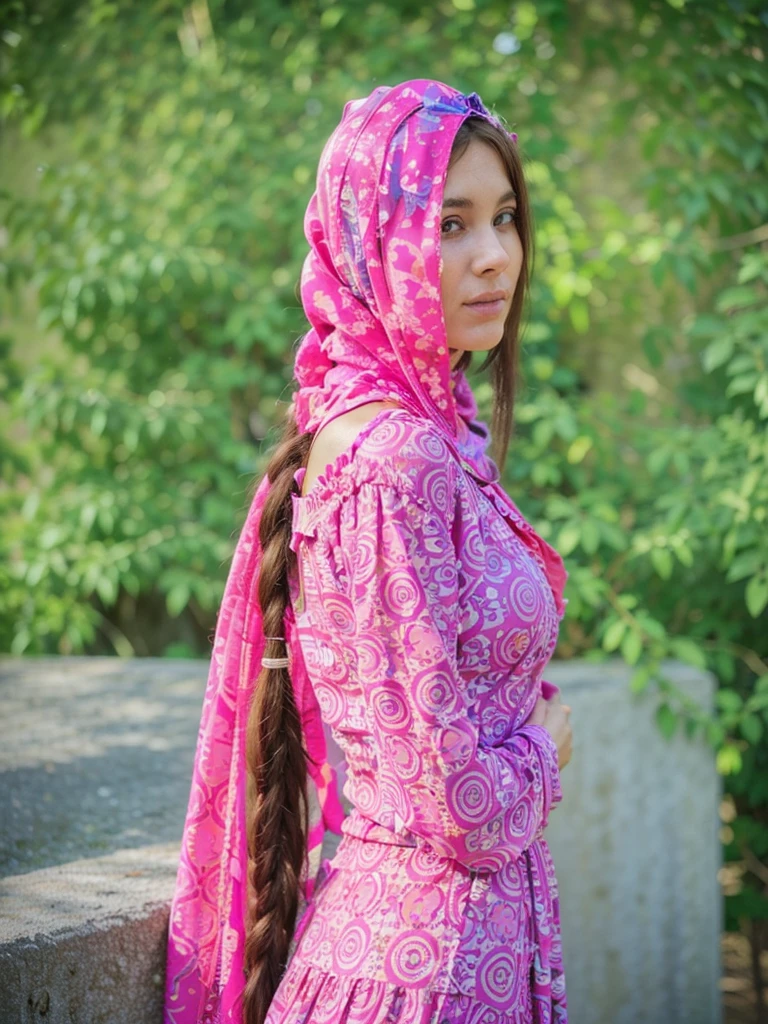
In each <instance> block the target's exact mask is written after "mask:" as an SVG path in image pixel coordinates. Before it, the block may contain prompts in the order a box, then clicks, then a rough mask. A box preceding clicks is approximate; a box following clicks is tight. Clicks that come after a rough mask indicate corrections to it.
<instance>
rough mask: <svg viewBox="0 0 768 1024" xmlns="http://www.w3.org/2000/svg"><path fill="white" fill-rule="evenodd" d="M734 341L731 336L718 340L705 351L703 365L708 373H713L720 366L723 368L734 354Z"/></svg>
mask: <svg viewBox="0 0 768 1024" xmlns="http://www.w3.org/2000/svg"><path fill="white" fill-rule="evenodd" d="M733 345H734V339H733V338H732V337H730V336H729V335H726V336H725V337H723V338H718V339H717V340H716V341H713V342H712V344H711V345H708V346H707V348H706V349H705V350H704V358H703V360H702V361H703V364H704V369H705V370H706V371H707V373H711V372H712V371H713V370H714V369H716V368H717V367H718V366H722V364H723V363H724V362H726V360H728V359H730V357H731V355H732V354H733Z"/></svg>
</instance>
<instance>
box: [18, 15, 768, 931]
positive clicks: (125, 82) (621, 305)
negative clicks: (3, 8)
mask: <svg viewBox="0 0 768 1024" xmlns="http://www.w3.org/2000/svg"><path fill="white" fill-rule="evenodd" d="M0 47H2V50H0V53H2V57H0V112H1V113H2V116H3V117H4V119H5V121H6V126H7V129H8V131H9V132H13V133H15V134H18V135H20V136H21V138H22V140H24V139H26V140H27V141H26V142H25V143H24V145H25V146H26V147H27V152H37V153H39V152H44V153H45V154H46V155H45V156H43V157H42V158H39V159H38V160H37V161H36V163H37V164H38V169H37V171H36V172H33V173H32V174H31V175H29V176H28V178H24V179H23V180H15V181H14V182H13V185H12V186H11V184H10V178H9V179H8V180H7V181H6V182H5V188H4V189H3V190H2V192H0V208H1V209H2V223H3V225H4V228H5V230H6V232H7V235H8V239H7V245H6V246H5V247H4V248H3V250H2V262H1V263H0V275H1V277H0V283H2V284H3V285H4V286H5V289H6V291H7V294H8V295H9V296H21V295H22V294H25V293H26V291H27V290H32V291H34V294H35V297H36V301H37V303H38V306H39V316H38V321H37V326H36V327H34V328H33V329H31V330H30V331H29V332H28V334H29V336H28V337H27V336H26V335H25V336H24V337H22V338H19V337H18V335H17V336H16V340H15V343H14V344H13V345H12V343H11V336H10V333H9V334H8V337H6V336H4V335H3V336H0V383H2V389H3V393H4V395H5V405H4V406H0V417H2V418H3V419H4V423H3V427H4V428H6V429H3V431H2V437H3V438H4V440H3V442H2V444H3V447H2V448H1V449H0V452H1V453H2V464H1V465H2V487H1V488H0V511H1V512H2V514H3V522H4V529H3V531H2V532H1V533H0V649H2V650H6V651H12V652H14V653H18V654H21V653H30V654H32V653H56V652H61V653H69V652H79V651H85V652H94V651H97V650H108V651H112V652H116V653H118V654H125V653H128V654H131V653H162V652H164V653H166V654H167V655H168V656H179V655H183V654H185V653H189V652H190V651H197V652H198V653H200V654H205V653H207V651H208V637H209V634H210V632H211V631H212V629H213V625H214V614H215V610H216V608H217V606H218V602H219V600H220V597H221V593H222V589H223V584H224V579H225V575H226V569H227V566H228V563H229V558H230V555H231V551H232V548H233V545H234V540H235V537H236V535H237V526H238V523H237V521H236V520H237V518H238V517H240V518H241V517H242V516H243V515H244V513H245V509H246V506H247V490H248V488H249V485H250V484H251V482H252V480H253V479H254V478H255V477H257V476H258V475H259V474H260V472H261V471H262V469H263V462H264V455H263V452H262V449H261V443H262V442H264V441H266V442H269V440H270V432H271V430H272V429H273V427H274V424H275V420H276V409H277V408H282V404H283V403H284V402H285V400H286V388H287V384H288V382H289V379H290V371H291V366H292V345H293V344H294V343H295V339H296V338H298V336H299V335H300V333H301V331H302V330H303V329H304V320H303V316H302V313H301V309H300V306H299V303H298V301H297V299H296V295H295V291H294V289H295V285H296V282H297V279H298V275H299V272H300V268H301V262H302V259H303V256H304V254H305V252H306V243H305V240H304V238H303V234H302V218H303V212H304V209H305V207H306V203H307V200H308V198H309V195H310V194H311V190H312V186H313V174H314V170H315V168H316V164H317V159H318V156H319V153H320V149H321V147H322V145H323V143H324V141H325V139H326V138H327V136H328V134H329V132H330V131H331V129H332V128H333V126H334V125H335V124H336V122H337V121H338V117H339V115H340V112H341V109H342V106H343V104H344V102H345V101H346V100H348V99H350V98H352V97H355V96H361V95H363V94H365V93H366V92H368V91H369V90H370V89H371V88H372V87H373V86H374V85H375V84H377V83H379V82H393V81H397V80H402V79H405V78H408V77H421V76H434V77H438V78H441V79H443V80H446V81H449V82H451V83H453V84H456V85H457V86H459V87H460V88H463V89H465V90H467V91H470V90H473V89H475V90H477V91H478V92H479V93H480V94H481V95H482V96H483V98H484V99H485V100H486V102H488V103H489V104H490V105H491V106H496V108H497V109H498V111H499V113H501V114H502V115H503V116H505V117H506V118H507V120H508V122H509V124H510V127H514V128H515V130H517V131H518V133H519V136H520V145H521V147H522V149H523V152H524V156H525V160H526V170H527V175H528V180H529V183H530V188H531V195H532V200H533V204H534V213H535V220H536V232H537V233H536V243H537V257H536V265H535V270H534V291H533V302H532V305H531V310H530V317H529V321H528V324H527V327H526V330H525V334H524V339H523V340H524V350H523V369H524V374H525V379H526V383H527V387H525V388H524V389H521V394H520V399H519V401H518V404H517V407H516V423H517V433H516V436H515V438H514V441H513V444H512V447H511V452H510V460H509V465H508V466H507V467H505V477H506V484H507V486H508V488H509V490H510V492H511V493H512V494H513V495H514V496H515V497H516V498H518V499H519V501H520V504H521V506H522V507H523V510H524V511H525V512H526V514H527V515H528V516H529V517H530V518H531V519H532V520H533V521H534V522H535V523H536V525H537V526H538V527H539V528H540V529H541V532H542V533H543V534H544V535H545V536H547V537H548V539H549V540H550V541H552V542H553V543H554V544H555V545H556V546H557V547H558V549H559V550H560V551H561V553H562V554H563V555H564V557H565V558H566V560H567V564H568V568H569V571H570V581H569V588H568V597H569V602H570V603H569V607H568V615H567V617H566V620H565V623H564V629H563V634H562V640H561V645H560V652H561V653H562V654H563V655H564V656H571V655H576V654H582V655H583V654H586V655H588V656H589V657H591V658H593V659H595V660H599V659H602V658H607V657H621V658H622V659H623V660H624V661H625V662H626V663H627V664H628V665H630V666H631V667H632V669H633V674H632V682H631V687H632V690H633V691H634V692H636V693H638V694H639V693H641V692H643V691H648V690H649V689H651V688H653V689H654V690H655V691H656V693H657V695H658V711H657V721H658V725H659V728H660V730H661V732H662V733H663V735H665V736H667V737H668V738H672V737H673V736H675V735H677V734H678V733H680V732H683V731H684V732H685V734H686V735H687V736H689V737H692V738H697V739H699V741H706V742H709V743H710V744H712V746H713V747H714V748H716V750H717V764H718V768H719V770H720V771H721V772H722V773H723V775H724V776H725V778H726V787H727V789H728V792H729V794H730V796H731V798H732V799H733V801H734V806H735V809H736V816H735V818H734V820H733V821H732V822H731V823H730V825H729V827H730V828H731V830H732V839H730V840H729V841H728V846H727V854H728V856H729V858H731V859H739V860H742V861H743V862H744V863H745V865H747V867H746V870H745V872H744V874H743V879H742V885H741V889H740V891H739V892H737V893H735V894H734V896H733V897H732V899H731V901H730V907H731V911H730V912H731V918H730V920H731V923H734V922H735V920H736V918H737V917H745V916H747V917H748V916H766V914H767V913H768V910H767V908H766V900H765V897H764V896H763V895H762V894H761V886H762V883H761V882H760V881H759V879H760V871H759V870H758V866H759V865H763V868H762V870H763V871H764V870H765V867H764V866H765V864H766V861H767V860H768V781H766V780H768V739H767V738H766V737H767V736H768V729H767V728H766V727H767V726H768V650H766V647H767V645H766V639H765V637H766V623H767V621H768V611H767V609H768V529H767V528H766V526H767V524H766V514H767V512H768V429H766V428H767V426H768V306H767V304H766V294H767V292H768V255H767V253H766V249H765V243H766V241H768V228H767V227H766V220H768V166H767V164H768V159H767V157H766V154H768V146H766V141H767V139H768V70H767V69H768V59H767V58H768V29H767V27H766V19H765V15H764V12H763V11H762V9H761V7H760V5H759V4H758V3H757V2H756V0H741V2H739V3H733V2H727V0H700V2H696V3H694V2H692V0H688V2H686V0H619V2H617V3H615V4H610V5H607V4H591V3H584V4H578V5H577V4H571V3H568V2H567V0H542V2H537V3H533V2H528V0H521V2H518V3H516V4H515V5H514V6H513V7H512V8H511V9H510V6H509V4H508V3H501V2H500V0H452V2H448V0H441V2H440V3H438V4H436V5H432V6H428V5H427V6H425V5H423V4H415V3H414V2H413V0H396V2H394V3H387V4H384V3H369V4H367V5H364V6H363V7H361V6H360V4H353V3H351V2H349V0H336V2H324V3H321V4H309V3H306V2H304V3H301V2H287V3H283V4H274V3H267V2H265V0H253V2H251V3H249V4H245V3H242V2H227V3H225V2H224V0H217V2H213V0H210V2H209V4H208V5H206V3H205V0H195V2H193V3H191V4H190V5H189V6H183V5H179V4H177V3H175V2H170V0H160V2H158V3H155V4H152V5H145V4H134V5H128V4H122V5H118V4H115V3H109V2H105V0H81V2H74V3H73V2H64V0H59V2H58V3H56V2H52V3H50V4H48V5H47V14H46V17H45V18H42V17H41V16H40V15H39V13H37V7H36V5H34V4H31V3H30V4H24V3H21V2H17V3H16V4H15V5H12V7H11V14H10V25H9V28H8V29H7V30H6V31H5V34H4V36H3V41H2V42H0ZM35 147H37V149H35ZM40 147H45V148H44V149H43V150H41V148H40ZM15 315H16V316H20V315H21V314H20V313H18V311H17V313H16V314H15ZM6 333H8V331H6ZM50 339H53V341H52V342H50ZM49 342H50V343H49ZM473 383H474V384H475V388H476V394H477V396H478V399H479V402H480V405H481V411H482V412H483V413H484V414H485V415H487V414H488V413H489V409H488V399H489V394H490V388H489V386H488V384H487V382H486V381H484V380H483V379H482V378H476V379H475V380H474V382H473ZM235 513H236V514H235ZM159 602H162V604H160V603H159ZM180 624H183V625H184V628H182V625H180ZM177 625H178V626H179V629H180V632H173V629H174V627H175V626H177ZM669 659H674V660H677V661H683V662H686V663H688V664H691V665H693V666H696V667H697V668H703V669H707V670H709V671H711V672H713V673H714V674H715V675H716V677H717V679H718V683H719V687H718V694H717V703H716V708H715V709H714V711H710V710H709V709H707V708H705V707H703V706H702V705H701V704H700V702H697V701H694V700H693V699H691V698H690V697H689V696H687V695H686V694H684V693H682V692H680V691H679V690H678V688H677V687H676V686H675V685H674V683H673V681H672V679H671V678H670V677H669V675H670V674H669V673H668V671H667V665H668V661H669ZM749 865H752V868H755V870H752V868H750V867H749Z"/></svg>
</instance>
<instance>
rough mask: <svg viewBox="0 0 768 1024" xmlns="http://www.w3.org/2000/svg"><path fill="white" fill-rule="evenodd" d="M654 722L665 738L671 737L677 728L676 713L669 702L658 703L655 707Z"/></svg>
mask: <svg viewBox="0 0 768 1024" xmlns="http://www.w3.org/2000/svg"><path fill="white" fill-rule="evenodd" d="M656 724H657V725H658V727H659V731H660V732H661V735H662V736H663V737H664V738H665V739H667V740H668V739H671V738H672V736H674V734H675V730H676V729H677V715H676V714H675V713H674V711H673V710H672V708H671V707H670V706H669V704H659V706H658V708H657V709H656Z"/></svg>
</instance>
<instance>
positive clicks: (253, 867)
mask: <svg viewBox="0 0 768 1024" xmlns="http://www.w3.org/2000/svg"><path fill="white" fill-rule="evenodd" d="M473 138H477V139H478V140H480V141H482V142H485V143H486V144H488V145H490V146H492V147H493V149H495V150H496V152H497V153H498V154H499V156H500V157H501V159H502V162H503V163H504V166H505V168H506V170H507V173H508V175H509V178H510V182H511V184H512V186H513V188H514V189H515V191H516V193H517V198H518V220H517V224H518V231H519V234H520V240H521V243H522V248H523V264H522V268H521V271H520V277H519V279H518V284H517V288H516V290H515V294H514V296H513V300H512V308H511V309H510V312H509V315H508V317H507V321H506V324H505V327H504V336H503V338H502V340H501V342H500V344H499V345H498V346H496V348H494V349H493V350H492V351H491V352H490V353H489V356H488V357H487V358H486V360H485V362H484V364H483V366H482V367H481V368H480V369H484V368H485V367H486V366H490V367H491V369H492V372H491V379H492V386H493V392H494V403H493V419H492V425H491V429H492V433H493V437H494V441H495V450H496V459H497V461H498V462H499V465H500V466H501V465H503V462H504V460H505V457H506V453H507V447H508V445H509V439H510V435H511V430H512V413H513V405H514V394H515V389H516V385H517V350H518V333H519V327H520V322H521V317H522V310H523V305H524V302H525V299H526V298H527V295H528V287H529V279H530V260H531V258H532V225H531V220H530V208H529V203H528V196H527V191H526V187H525V180H524V176H523V170H522V164H521V161H520V156H519V154H518V151H517V148H516V146H514V145H513V144H512V142H511V140H510V139H509V138H508V136H507V135H506V133H505V132H503V131H502V130H501V129H500V128H497V127H495V126H494V125H493V124H490V123H489V122H488V121H486V120H484V119H482V118H475V117H469V118H467V120H465V121H464V122H463V124H462V125H461V127H460V128H459V131H458V132H457V134H456V137H455V139H454V143H453V148H452V151H451V163H453V162H454V161H455V160H457V159H458V158H459V157H460V156H461V154H462V153H464V151H465V150H466V148H467V146H468V145H469V143H470V142H471V141H472V139H473ZM449 166H450V164H449ZM470 361H471V353H470V352H465V353H464V355H463V356H462V357H461V359H460V361H459V362H458V364H457V365H458V367H459V368H460V369H466V368H467V367H468V365H469V363H470ZM313 436H314V435H313V434H311V433H307V434H300V433H299V430H298V427H297V425H296V421H295V420H294V419H293V417H292V415H290V414H289V416H288V418H287V421H286V425H285V429H284V432H283V434H282V436H281V438H280V439H279V441H278V442H277V445H276V448H275V450H274V453H273V454H272V456H271V458H270V460H269V463H268V465H267V469H266V473H267V476H268V477H269V480H270V485H271V487H270V491H269V495H268V497H267V500H266V502H265V505H264V508H263V510H262V516H261V523H260V530H259V540H260V543H261V549H262V560H261V565H260V572H259V579H258V590H257V597H258V601H259V604H260V606H261V612H262V617H263V629H264V635H265V637H272V638H275V637H278V638H279V637H282V636H283V630H284V626H283V619H284V616H285V611H286V608H287V606H288V603H289V600H290V591H289V582H288V581H289V578H290V573H291V572H292V570H293V568H294V566H295V558H296V556H295V553H294V552H293V551H292V550H291V548H290V541H291V531H292V502H291V492H292V490H293V486H294V474H295V472H296V470H297V469H298V468H299V467H300V466H304V465H306V462H307V459H308V457H309V450H310V447H311V444H312V440H313ZM285 653H286V652H285V647H284V645H282V644H281V643H278V642H277V641H276V640H274V639H272V640H268V641H267V646H266V649H265V654H266V655H267V656H268V657H275V658H280V657H282V656H284V655H285ZM246 759H247V763H248V773H249V777H248V825H247V828H248V845H249V868H248V870H249V874H248V880H249V914H248V921H247V924H246V927H247V935H246V938H245V950H244V956H245V969H246V972H247V975H248V977H247V981H246V985H245V989H244V992H243V1019H244V1021H245V1024H264V1019H265V1018H266V1015H267V1011H268V1010H269V1006H270V1004H271V1002H272V998H273V996H274V994H275V992H276V990H277V987H278V985H279V984H280V979H281V978H282V975H283V973H284V971H285V967H286V961H287V957H288V953H289V948H290V944H291V939H292V937H293V932H294V928H295V925H296V915H297V911H298V906H299V891H300V879H301V872H302V868H303V864H304V857H305V854H306V835H307V831H308V804H307V755H306V751H305V749H304V745H303V741H302V734H301V722H300V718H299V713H298V710H297V708H296V703H295V700H294V695H293V687H292V684H291V678H290V674H289V672H288V669H287V668H262V669H261V676H260V678H259V679H258V681H257V686H256V688H255V696H254V700H253V704H252V706H251V710H250V715H249V718H248V725H247V732H246Z"/></svg>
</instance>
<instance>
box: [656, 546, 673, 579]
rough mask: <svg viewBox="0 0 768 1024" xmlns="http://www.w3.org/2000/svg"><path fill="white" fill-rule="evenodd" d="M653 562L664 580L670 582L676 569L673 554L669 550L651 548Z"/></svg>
mask: <svg viewBox="0 0 768 1024" xmlns="http://www.w3.org/2000/svg"><path fill="white" fill-rule="evenodd" d="M651 562H652V564H653V567H654V569H655V570H656V572H657V573H658V574H659V576H661V578H662V579H663V580H668V579H669V578H670V576H671V575H672V569H673V567H674V564H673V561H672V554H671V552H670V551H669V550H668V549H667V548H658V547H653V548H651Z"/></svg>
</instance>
